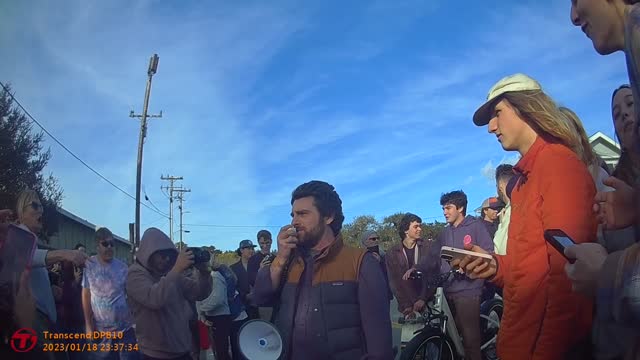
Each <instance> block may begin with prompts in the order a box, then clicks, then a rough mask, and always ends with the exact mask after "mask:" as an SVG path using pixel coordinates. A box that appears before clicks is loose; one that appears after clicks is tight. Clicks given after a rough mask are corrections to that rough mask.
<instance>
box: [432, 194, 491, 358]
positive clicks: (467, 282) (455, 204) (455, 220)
mask: <svg viewBox="0 0 640 360" xmlns="http://www.w3.org/2000/svg"><path fill="white" fill-rule="evenodd" d="M440 205H442V210H443V213H444V217H445V219H446V221H447V224H448V226H447V227H445V228H444V229H443V230H442V232H441V233H440V234H439V235H438V238H437V239H436V244H434V246H432V247H431V249H432V250H434V251H431V252H430V257H432V258H435V257H439V256H440V248H441V247H442V246H449V247H453V248H458V249H465V248H470V247H471V246H472V245H478V246H480V247H481V248H483V249H484V250H486V251H487V252H489V253H493V249H494V246H493V240H492V239H491V236H490V235H489V231H488V230H487V228H486V226H485V225H484V224H483V223H482V220H480V219H476V218H474V217H471V216H466V214H467V195H466V194H465V193H464V192H462V191H452V192H450V193H447V194H443V195H442V197H440ZM450 269H451V267H450V266H449V263H448V262H446V261H444V260H442V267H441V272H443V273H444V272H447V271H449V270H450ZM483 286H484V280H471V279H469V278H464V279H454V280H452V281H450V282H449V283H448V284H445V295H446V297H447V300H448V302H449V304H453V305H454V308H455V310H456V311H455V315H454V318H455V319H454V320H455V322H456V326H457V327H458V329H459V330H460V332H461V334H462V337H463V338H464V353H465V359H469V360H480V359H481V358H482V354H481V351H480V345H481V343H482V338H481V331H480V298H481V294H482V291H483Z"/></svg>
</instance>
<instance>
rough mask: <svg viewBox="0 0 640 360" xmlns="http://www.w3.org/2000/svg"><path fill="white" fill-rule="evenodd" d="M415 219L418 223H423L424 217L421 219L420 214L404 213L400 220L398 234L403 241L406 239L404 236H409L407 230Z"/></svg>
mask: <svg viewBox="0 0 640 360" xmlns="http://www.w3.org/2000/svg"><path fill="white" fill-rule="evenodd" d="M414 221H415V222H417V223H418V224H422V219H420V216H418V215H416V214H412V213H406V214H404V216H403V217H402V219H400V222H399V223H398V235H400V240H401V241H402V240H404V238H405V237H406V236H407V234H405V232H407V231H408V230H409V226H411V223H412V222H414Z"/></svg>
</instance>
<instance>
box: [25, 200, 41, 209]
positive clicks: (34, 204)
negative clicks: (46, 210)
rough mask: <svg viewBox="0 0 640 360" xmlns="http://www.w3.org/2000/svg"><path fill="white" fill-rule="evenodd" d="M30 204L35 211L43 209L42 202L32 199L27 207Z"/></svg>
mask: <svg viewBox="0 0 640 360" xmlns="http://www.w3.org/2000/svg"><path fill="white" fill-rule="evenodd" d="M28 206H31V208H32V209H33V210H35V211H38V210H41V209H42V204H40V203H39V202H37V201H32V202H31V204H28V205H26V206H25V208H26V207H28Z"/></svg>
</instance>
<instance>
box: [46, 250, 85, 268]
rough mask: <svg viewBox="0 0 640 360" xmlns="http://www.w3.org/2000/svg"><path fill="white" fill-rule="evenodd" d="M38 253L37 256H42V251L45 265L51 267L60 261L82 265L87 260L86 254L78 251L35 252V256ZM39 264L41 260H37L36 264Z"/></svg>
mask: <svg viewBox="0 0 640 360" xmlns="http://www.w3.org/2000/svg"><path fill="white" fill-rule="evenodd" d="M38 251H40V254H39V255H37V256H42V251H44V257H45V265H44V266H48V265H53V264H55V263H58V262H61V261H69V262H71V263H73V264H74V265H84V263H85V261H86V260H87V259H88V256H87V254H85V253H83V252H82V251H80V250H50V251H47V250H36V254H37V253H38ZM35 257H36V256H34V261H35V260H36V259H35ZM40 263H41V259H38V264H40Z"/></svg>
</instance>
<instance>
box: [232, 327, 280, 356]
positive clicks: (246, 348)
mask: <svg viewBox="0 0 640 360" xmlns="http://www.w3.org/2000/svg"><path fill="white" fill-rule="evenodd" d="M238 347H239V348H240V352H241V353H242V355H243V356H244V357H245V358H247V359H249V360H253V359H261V360H262V359H264V360H278V358H280V355H282V336H280V332H278V329H276V327H275V326H273V324H271V323H270V322H267V321H264V320H251V321H247V322H246V323H244V325H242V327H241V328H240V330H239V331H238Z"/></svg>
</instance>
